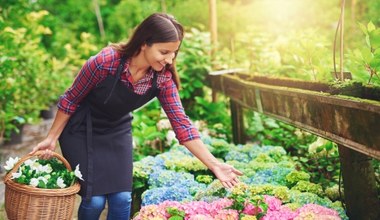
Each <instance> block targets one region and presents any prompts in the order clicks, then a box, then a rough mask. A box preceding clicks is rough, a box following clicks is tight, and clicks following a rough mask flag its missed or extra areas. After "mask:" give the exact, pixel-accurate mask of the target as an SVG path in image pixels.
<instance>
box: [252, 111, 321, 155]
mask: <svg viewBox="0 0 380 220" xmlns="http://www.w3.org/2000/svg"><path fill="white" fill-rule="evenodd" d="M245 115H246V118H247V122H246V125H245V127H247V130H246V132H247V136H248V138H249V139H250V140H252V141H257V142H260V143H262V144H263V145H272V146H282V147H284V148H285V150H286V151H287V152H289V153H290V154H302V153H303V152H305V151H306V149H307V145H308V144H309V143H311V142H312V141H314V140H315V139H316V137H315V136H314V135H311V134H309V133H307V132H302V131H300V130H299V129H297V128H296V127H293V126H291V125H288V124H286V123H283V122H280V121H277V120H275V119H273V118H270V117H267V116H264V115H262V114H260V113H257V112H254V111H250V112H245Z"/></svg>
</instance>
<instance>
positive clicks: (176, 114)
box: [157, 73, 200, 144]
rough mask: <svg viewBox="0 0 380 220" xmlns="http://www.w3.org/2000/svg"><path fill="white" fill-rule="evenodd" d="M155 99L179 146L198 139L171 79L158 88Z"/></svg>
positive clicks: (198, 136)
mask: <svg viewBox="0 0 380 220" xmlns="http://www.w3.org/2000/svg"><path fill="white" fill-rule="evenodd" d="M170 75H171V73H170ZM157 98H158V100H159V101H160V103H161V105H162V108H163V109H164V111H165V113H166V115H167V116H168V118H169V121H170V124H171V125H172V127H173V130H174V132H175V134H176V138H177V139H178V141H179V143H180V144H183V143H184V142H186V141H190V140H194V139H199V138H200V135H199V132H198V130H197V129H196V128H195V127H194V125H193V124H192V123H191V121H190V119H189V117H188V116H187V115H186V113H185V110H184V108H183V106H182V103H181V100H180V97H179V94H178V89H177V87H176V85H175V83H174V82H173V80H172V79H171V78H170V80H167V81H166V82H165V83H164V85H163V87H162V88H160V92H159V94H158V96H157Z"/></svg>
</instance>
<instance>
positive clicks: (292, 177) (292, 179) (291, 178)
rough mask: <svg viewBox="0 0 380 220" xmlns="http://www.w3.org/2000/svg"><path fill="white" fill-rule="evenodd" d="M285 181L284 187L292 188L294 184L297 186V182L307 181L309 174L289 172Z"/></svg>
mask: <svg viewBox="0 0 380 220" xmlns="http://www.w3.org/2000/svg"><path fill="white" fill-rule="evenodd" d="M285 180H286V183H287V184H286V185H287V186H288V187H292V186H294V185H295V184H297V183H298V182H299V181H309V180H310V174H308V173H306V172H303V171H298V170H294V171H292V172H290V173H289V174H288V175H286V177H285Z"/></svg>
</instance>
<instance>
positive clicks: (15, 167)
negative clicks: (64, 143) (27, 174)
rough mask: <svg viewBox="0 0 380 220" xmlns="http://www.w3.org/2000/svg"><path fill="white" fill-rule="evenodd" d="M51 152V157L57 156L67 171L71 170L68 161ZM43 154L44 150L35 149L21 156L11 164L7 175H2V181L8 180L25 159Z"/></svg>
mask: <svg viewBox="0 0 380 220" xmlns="http://www.w3.org/2000/svg"><path fill="white" fill-rule="evenodd" d="M52 153H53V157H55V158H57V159H58V160H60V161H61V162H62V163H63V165H65V167H66V168H67V169H68V170H69V171H72V169H71V166H70V164H69V162H68V161H67V160H66V159H65V158H64V157H63V156H62V155H60V154H58V153H56V152H54V151H52ZM43 154H44V151H41V150H40V151H37V152H35V153H34V154H32V155H30V154H27V155H25V156H23V157H21V159H20V160H19V161H18V162H17V163H16V164H15V165H14V166H13V168H12V170H10V171H9V172H8V173H7V175H5V177H4V182H7V181H8V180H10V178H11V175H12V173H14V172H16V171H17V170H18V168H19V167H20V166H21V164H23V163H24V162H25V161H27V160H28V159H30V158H32V157H36V156H40V155H43Z"/></svg>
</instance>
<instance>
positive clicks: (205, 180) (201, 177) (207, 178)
mask: <svg viewBox="0 0 380 220" xmlns="http://www.w3.org/2000/svg"><path fill="white" fill-rule="evenodd" d="M195 180H196V181H197V182H200V183H206V184H209V183H211V182H212V181H213V180H214V178H213V177H212V176H210V175H199V176H197V177H196V178H195Z"/></svg>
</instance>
